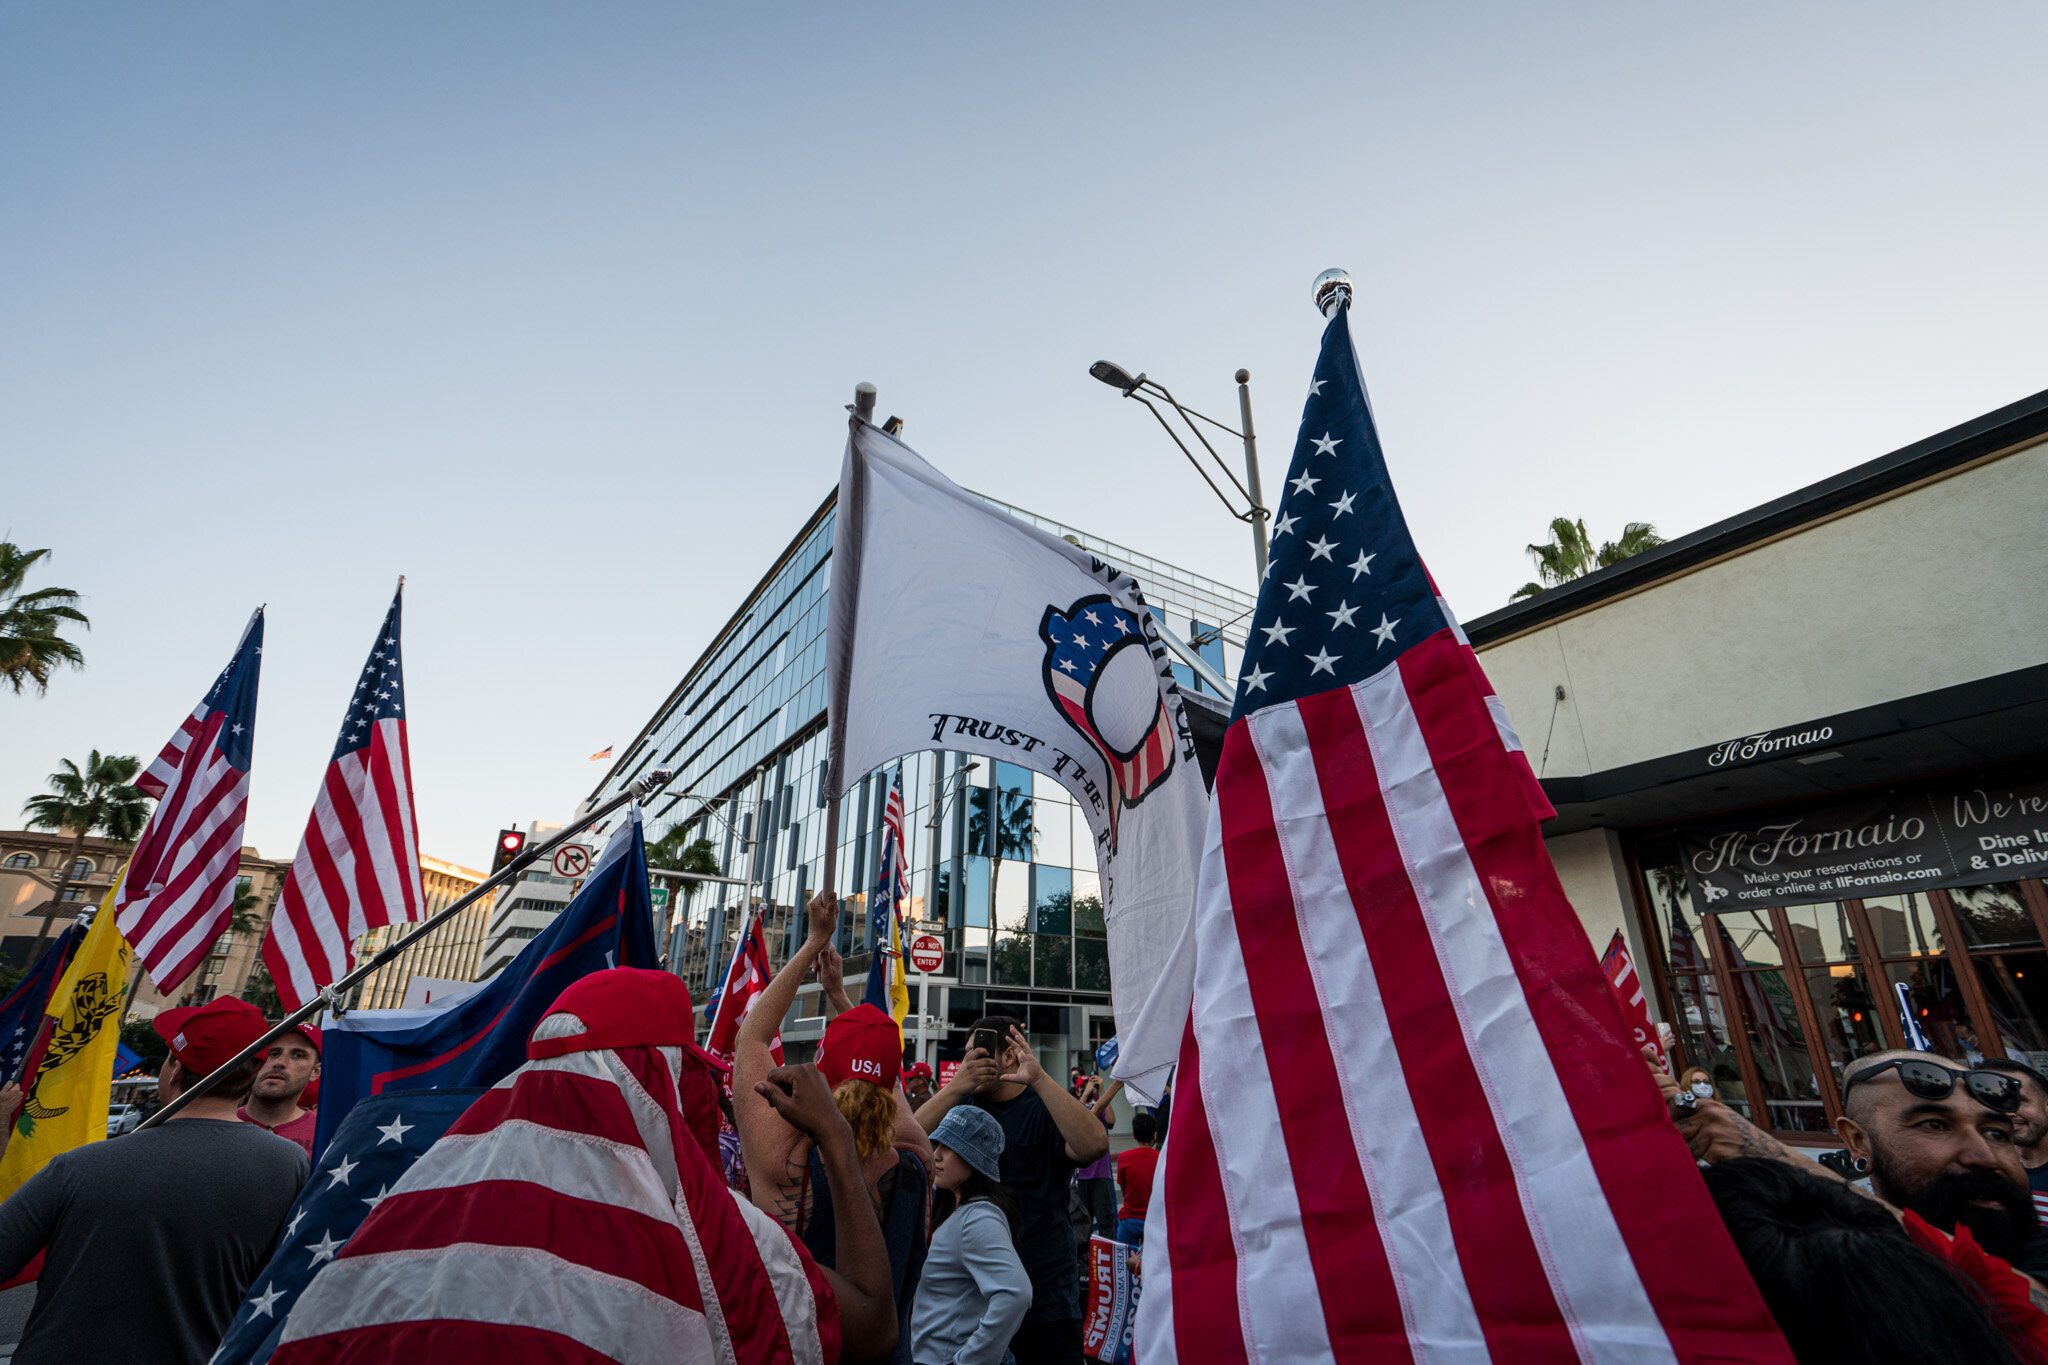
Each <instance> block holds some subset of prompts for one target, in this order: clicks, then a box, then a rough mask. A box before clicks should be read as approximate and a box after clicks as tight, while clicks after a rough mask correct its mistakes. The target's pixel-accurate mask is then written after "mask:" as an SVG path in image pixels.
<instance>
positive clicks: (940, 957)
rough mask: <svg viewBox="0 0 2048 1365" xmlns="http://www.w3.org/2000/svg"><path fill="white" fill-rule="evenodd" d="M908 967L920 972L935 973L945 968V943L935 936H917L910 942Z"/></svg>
mask: <svg viewBox="0 0 2048 1365" xmlns="http://www.w3.org/2000/svg"><path fill="white" fill-rule="evenodd" d="M910 965H911V966H913V967H915V968H917V969H918V970H919V971H921V972H935V971H937V970H938V969H939V968H941V967H943V966H945V965H946V945H945V943H944V942H942V941H941V940H940V939H939V936H938V935H936V934H919V935H918V936H917V937H916V938H914V939H912V940H911V941H910Z"/></svg>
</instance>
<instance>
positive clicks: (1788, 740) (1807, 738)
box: [1707, 725, 1835, 768]
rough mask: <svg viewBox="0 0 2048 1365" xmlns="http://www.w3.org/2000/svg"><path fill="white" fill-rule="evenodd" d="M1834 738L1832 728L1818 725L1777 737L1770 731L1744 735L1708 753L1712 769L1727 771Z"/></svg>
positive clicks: (1708, 764)
mask: <svg viewBox="0 0 2048 1365" xmlns="http://www.w3.org/2000/svg"><path fill="white" fill-rule="evenodd" d="M1834 737H1835V727H1834V726H1832V725H1817V726H1815V727H1814V728H1813V729H1811V730H1793V731H1790V732H1788V733H1786V734H1782V735H1775V734H1772V733H1771V732H1770V731H1769V730H1765V731H1763V732H1761V733H1760V734H1754V735H1745V736H1744V737H1743V738H1741V739H1731V740H1729V741H1728V742H1727V743H1726V744H1721V745H1717V746H1716V747H1714V748H1713V749H1710V750H1709V751H1708V752H1707V766H1708V767H1709V768H1725V767H1727V766H1728V765H1729V764H1730V763H1747V762H1749V761H1750V760H1751V759H1755V758H1769V757H1770V756H1771V755H1773V754H1783V753H1790V752H1792V751H1793V750H1795V749H1806V748H1811V747H1812V746H1813V745H1815V744H1825V743H1827V742H1828V741H1829V740H1831V739H1833V738H1834Z"/></svg>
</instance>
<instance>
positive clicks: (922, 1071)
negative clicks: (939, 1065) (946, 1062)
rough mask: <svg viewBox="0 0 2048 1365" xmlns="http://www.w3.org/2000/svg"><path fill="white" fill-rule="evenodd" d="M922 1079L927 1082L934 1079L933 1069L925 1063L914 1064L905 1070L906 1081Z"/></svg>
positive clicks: (904, 1077)
mask: <svg viewBox="0 0 2048 1365" xmlns="http://www.w3.org/2000/svg"><path fill="white" fill-rule="evenodd" d="M920 1077H922V1078H923V1079H925V1080H927V1081H928V1080H930V1079H931V1078H932V1069H931V1068H930V1067H928V1066H926V1065H925V1064H924V1063H923V1062H912V1063H911V1064H910V1065H909V1066H906V1067H904V1068H903V1079H904V1080H906V1081H914V1080H917V1079H919V1078H920Z"/></svg>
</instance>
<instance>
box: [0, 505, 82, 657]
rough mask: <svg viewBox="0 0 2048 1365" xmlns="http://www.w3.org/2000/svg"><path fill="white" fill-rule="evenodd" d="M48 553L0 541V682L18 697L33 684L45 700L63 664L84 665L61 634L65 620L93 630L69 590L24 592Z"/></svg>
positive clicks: (75, 595) (77, 652) (40, 589)
mask: <svg viewBox="0 0 2048 1365" xmlns="http://www.w3.org/2000/svg"><path fill="white" fill-rule="evenodd" d="M48 553H50V552H49V551H48V550H24V549H22V548H20V547H19V546H16V545H13V544H10V543H9V542H7V541H4V540H0V684H5V685H7V686H11V687H12V688H13V689H14V694H15V695H16V696H20V695H21V693H22V690H23V688H24V687H25V686H27V685H29V684H33V685H34V687H35V689H36V695H37V696H41V695H42V694H43V693H44V692H45V691H46V690H48V688H49V685H50V674H52V673H54V672H55V671H56V670H57V666H58V665H59V664H69V665H70V666H71V667H73V668H83V667H85V655H84V654H82V653H80V652H79V648H78V646H77V645H74V644H72V643H71V642H70V641H69V640H67V639H65V638H64V637H63V636H62V635H60V634H58V632H59V631H60V630H62V629H63V623H64V622H66V621H76V622H77V623H78V624H79V625H81V626H84V627H85V628H86V629H87V630H91V629H92V623H91V622H90V621H88V620H86V618H85V613H84V612H82V611H80V610H79V609H78V605H77V604H78V601H79V596H78V594H77V593H75V592H73V591H72V590H71V589H69V588H38V589H36V590H35V591H34V592H23V591H22V590H21V589H22V584H23V583H24V582H25V581H26V580H27V578H28V571H29V570H30V569H31V568H33V567H34V566H35V563H36V561H37V560H39V559H41V558H42V557H43V556H44V555H46V554H48Z"/></svg>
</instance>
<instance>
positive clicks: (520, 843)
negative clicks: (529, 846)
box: [491, 829, 526, 872]
mask: <svg viewBox="0 0 2048 1365" xmlns="http://www.w3.org/2000/svg"><path fill="white" fill-rule="evenodd" d="M525 847H526V836H525V835H524V834H521V833H520V832H519V831H518V830H516V829H501V830H499V831H498V848H497V851H496V852H495V853H493V854H492V855H491V871H493V872H503V871H504V870H505V869H506V868H508V867H510V866H511V865H512V860H513V859H514V858H517V857H518V856H519V850H520V849H522V848H525Z"/></svg>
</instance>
